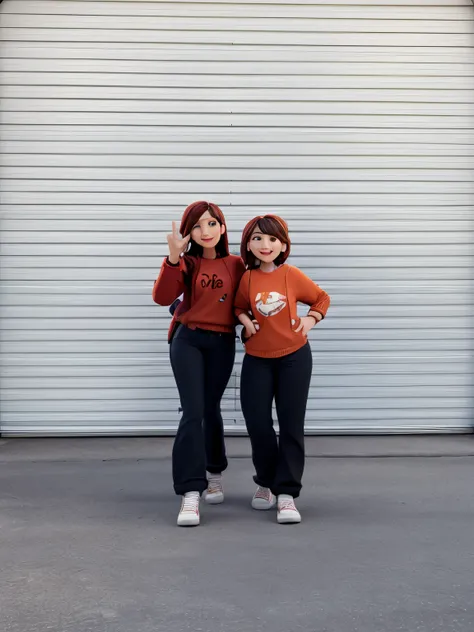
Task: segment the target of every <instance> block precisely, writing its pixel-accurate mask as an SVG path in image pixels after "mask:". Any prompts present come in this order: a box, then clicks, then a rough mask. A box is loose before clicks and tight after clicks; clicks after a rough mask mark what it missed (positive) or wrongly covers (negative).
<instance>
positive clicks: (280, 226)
mask: <svg viewBox="0 0 474 632" xmlns="http://www.w3.org/2000/svg"><path fill="white" fill-rule="evenodd" d="M257 228H258V230H259V231H261V232H262V233H263V234H264V235H271V236H272V237H276V238H277V239H279V240H280V241H281V243H282V244H286V250H285V252H281V253H280V254H279V255H278V257H277V258H276V259H275V261H274V263H275V265H277V266H280V265H282V264H283V263H285V261H286V260H287V259H288V256H289V254H290V248H291V240H290V236H289V234H288V224H287V223H286V222H285V220H284V219H282V218H281V217H278V215H264V216H261V215H260V216H258V217H254V218H253V219H251V220H250V222H248V224H247V225H246V227H245V228H244V232H243V233H242V241H241V242H240V256H241V257H242V259H243V262H244V263H245V265H246V267H247V268H248V269H249V270H254V269H255V268H258V266H259V263H258V262H259V259H257V257H255V255H254V254H253V253H252V252H250V250H247V244H248V243H249V241H250V238H251V237H252V233H253V232H254V230H255V229H257Z"/></svg>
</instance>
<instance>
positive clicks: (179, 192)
mask: <svg viewBox="0 0 474 632" xmlns="http://www.w3.org/2000/svg"><path fill="white" fill-rule="evenodd" d="M0 12H1V21H2V43H1V47H0V51H1V56H2V67H3V73H2V81H3V86H2V96H3V100H2V110H3V111H2V118H1V123H2V128H1V141H2V142H1V171H0V175H1V185H2V200H1V201H2V215H1V231H2V232H1V254H2V268H1V275H2V277H1V282H2V285H1V307H0V309H1V370H2V382H1V396H2V400H1V431H2V432H3V433H4V434H5V435H11V434H20V435H21V434H34V435H43V434H53V435H54V434H58V435H59V434H108V433H111V434H112V433H113V434H122V433H123V434H125V433H132V434H133V433H136V434H139V433H148V432H160V431H166V430H168V431H169V430H173V429H174V428H175V427H176V424H177V421H178V418H179V415H178V399H177V393H176V389H175V385H174V381H173V378H172V375H171V372H170V368H169V363H168V355H167V352H168V345H167V343H166V329H167V326H168V322H169V316H168V313H167V311H166V309H163V308H158V307H157V306H155V305H154V304H153V303H152V301H151V287H152V283H153V280H154V278H155V276H156V274H157V272H158V269H159V265H160V261H161V258H162V257H163V256H164V254H165V252H166V248H165V232H166V231H167V230H168V227H169V224H170V221H171V220H172V219H179V217H180V215H181V212H182V210H183V209H184V207H185V206H186V205H187V204H188V203H189V202H191V201H192V200H195V199H211V200H213V201H215V202H217V203H218V204H220V205H221V206H222V208H223V209H224V211H225V212H226V214H227V217H228V220H229V224H230V226H231V229H232V244H233V250H234V251H235V250H236V249H237V244H238V240H239V231H240V230H241V229H242V227H243V224H244V222H245V220H246V219H248V218H249V217H251V216H253V215H254V214H255V213H263V212H265V211H274V212H277V213H279V214H281V215H282V216H283V217H285V218H286V219H287V220H288V221H289V223H290V227H291V230H292V238H293V242H294V244H295V246H294V257H293V263H295V264H296V265H299V266H301V267H302V268H303V269H304V270H305V271H306V272H307V273H309V274H310V275H311V276H312V277H313V278H314V279H315V280H317V281H318V282H319V283H320V284H321V285H322V286H323V287H324V288H325V289H327V291H328V292H329V293H330V294H331V296H332V298H333V306H332V308H331V311H330V314H329V316H328V318H327V320H326V321H325V322H324V323H322V324H321V325H320V326H319V327H318V328H317V330H316V331H315V332H314V334H312V338H313V349H314V360H315V363H314V378H313V387H312V391H311V399H310V402H309V410H308V417H307V419H308V430H318V431H321V432H343V431H361V432H363V431H371V430H376V431H382V432H401V431H419V430H426V431H432V430H453V431H454V430H461V429H465V428H467V427H468V426H469V425H470V424H471V419H472V392H473V391H472V369H473V364H472V350H473V346H472V304H473V292H472V278H473V275H472V243H473V239H472V238H473V231H472V229H473V226H472V205H473V175H472V170H471V168H472V157H473V150H474V133H473V128H474V117H473V110H472V103H473V96H474V86H473V81H474V79H473V75H474V72H473V70H474V52H473V48H472V46H473V19H474V8H473V6H472V4H471V2H470V0H418V1H416V0H396V1H395V0H393V2H392V1H390V0H385V1H381V0H379V1H375V0H364V1H363V2H360V3H358V2H355V1H354V0H352V1H349V0H344V1H342V0H333V1H331V0H325V1H324V2H310V1H306V0H300V1H299V2H298V3H297V4H293V3H291V2H279V1H278V0H273V2H272V3H271V4H270V3H267V2H264V1H263V2H262V1H259V2H256V1H242V2H234V1H232V2H227V1H222V0H221V1H209V2H206V3H200V2H158V1H152V0H151V1H144V2H140V1H102V2H99V1H72V0H9V1H7V2H4V3H2V5H1V7H0ZM240 359H241V358H239V362H237V364H236V368H235V375H234V377H233V378H232V383H231V385H230V387H229V389H228V392H227V394H226V398H225V401H224V405H223V408H224V415H225V418H226V422H227V423H228V425H229V426H230V427H234V428H242V418H241V413H240V407H239V404H238V372H239V366H240V364H239V363H240Z"/></svg>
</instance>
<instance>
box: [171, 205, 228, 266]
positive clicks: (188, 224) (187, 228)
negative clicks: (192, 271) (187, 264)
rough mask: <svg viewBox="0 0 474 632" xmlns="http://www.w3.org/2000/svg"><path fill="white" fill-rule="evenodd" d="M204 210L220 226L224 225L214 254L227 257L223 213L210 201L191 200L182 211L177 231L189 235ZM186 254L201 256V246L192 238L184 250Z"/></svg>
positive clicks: (184, 235)
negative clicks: (223, 231)
mask: <svg viewBox="0 0 474 632" xmlns="http://www.w3.org/2000/svg"><path fill="white" fill-rule="evenodd" d="M206 211H209V214H210V215H211V217H213V218H214V219H215V220H217V221H218V222H219V224H220V225H221V226H224V227H225V229H226V230H225V233H224V234H223V235H221V238H220V239H219V243H218V244H217V246H216V255H217V257H219V258H221V257H227V256H228V255H229V241H228V239H227V226H226V223H225V217H224V213H223V212H222V211H221V209H220V208H219V207H218V206H217V204H214V203H212V202H203V201H201V200H200V201H198V202H192V204H190V205H189V206H188V207H187V208H186V209H185V211H184V213H183V219H182V220H181V226H180V228H179V232H180V233H181V235H182V236H183V237H186V236H187V235H189V234H190V233H191V231H192V229H193V228H194V226H195V225H196V224H197V223H198V222H199V220H200V219H201V217H202V216H203V215H204V213H205V212H206ZM186 254H187V255H191V256H194V257H202V254H203V247H202V246H200V245H199V244H197V243H196V242H195V241H193V240H192V239H190V240H189V245H188V249H187V251H186Z"/></svg>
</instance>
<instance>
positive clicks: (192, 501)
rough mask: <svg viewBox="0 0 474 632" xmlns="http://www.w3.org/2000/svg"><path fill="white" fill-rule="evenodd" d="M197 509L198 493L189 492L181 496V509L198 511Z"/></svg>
mask: <svg viewBox="0 0 474 632" xmlns="http://www.w3.org/2000/svg"><path fill="white" fill-rule="evenodd" d="M198 510H199V494H198V493H197V492H190V493H188V494H185V495H184V496H183V502H182V504H181V511H186V512H188V511H189V512H193V513H198Z"/></svg>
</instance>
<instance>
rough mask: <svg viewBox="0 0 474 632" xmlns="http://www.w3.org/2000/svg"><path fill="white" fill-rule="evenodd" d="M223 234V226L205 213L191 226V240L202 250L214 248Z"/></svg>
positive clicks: (207, 212)
mask: <svg viewBox="0 0 474 632" xmlns="http://www.w3.org/2000/svg"><path fill="white" fill-rule="evenodd" d="M224 233H225V226H224V225H221V224H219V222H218V221H217V219H215V218H214V217H212V215H211V214H210V213H209V211H206V212H205V213H204V214H203V215H201V217H200V218H199V221H198V222H197V224H195V225H194V226H193V228H192V230H191V239H192V240H193V241H194V242H196V243H197V244H198V245H199V246H202V247H203V248H215V247H216V246H217V244H218V243H219V240H220V238H221V235H223V234H224Z"/></svg>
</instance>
